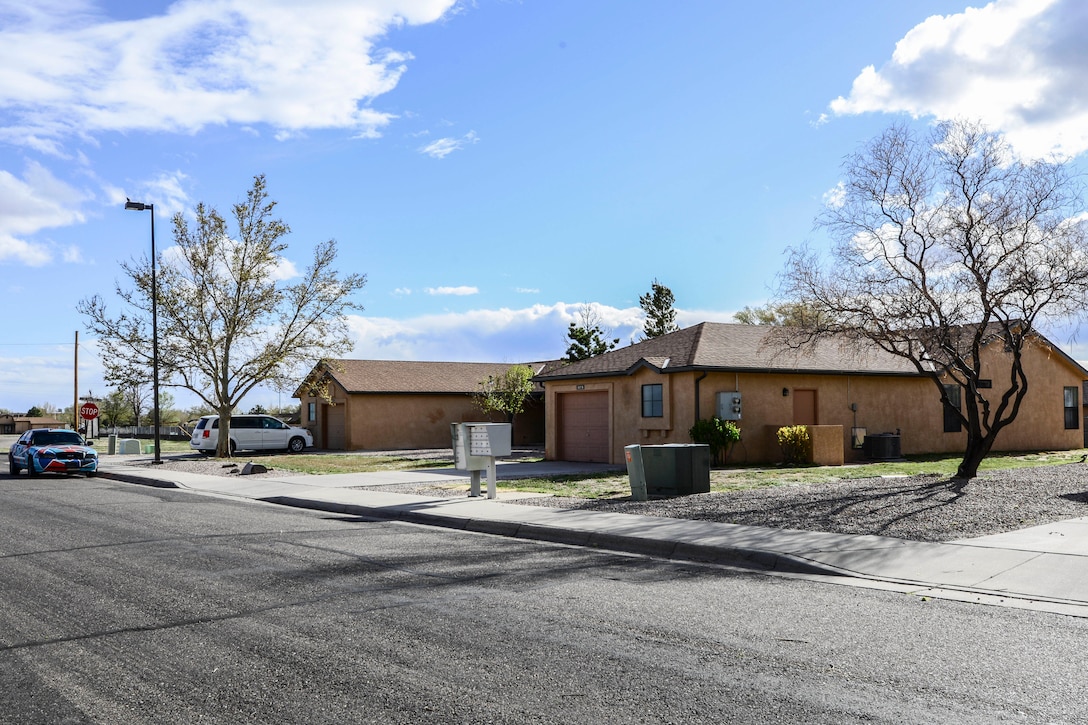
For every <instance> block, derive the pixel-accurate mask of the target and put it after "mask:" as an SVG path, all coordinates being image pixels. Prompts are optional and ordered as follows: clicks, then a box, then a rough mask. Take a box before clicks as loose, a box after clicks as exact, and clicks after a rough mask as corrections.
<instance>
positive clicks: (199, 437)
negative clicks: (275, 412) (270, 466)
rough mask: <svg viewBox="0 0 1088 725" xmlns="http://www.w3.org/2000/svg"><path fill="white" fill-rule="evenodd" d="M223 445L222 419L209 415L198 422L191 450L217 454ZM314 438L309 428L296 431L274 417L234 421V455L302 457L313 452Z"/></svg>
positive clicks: (234, 417)
mask: <svg viewBox="0 0 1088 725" xmlns="http://www.w3.org/2000/svg"><path fill="white" fill-rule="evenodd" d="M218 443H219V416H218V415H205V416H204V417H203V418H201V419H200V420H199V421H197V424H196V428H194V429H193V437H192V439H191V440H190V441H189V447H190V448H192V449H193V450H195V451H200V452H201V453H211V452H213V451H215V447H216V445H217V444H218ZM313 445H314V437H313V435H312V434H311V433H310V431H308V430H306V429H305V428H296V427H294V426H291V425H288V424H286V423H284V422H283V421H282V420H280V419H279V418H273V417H272V416H270V415H232V416H231V417H230V452H231V455H233V454H234V452H235V451H242V450H246V451H267V450H274V451H290V452H291V453H299V452H300V451H302V450H304V449H306V448H313Z"/></svg>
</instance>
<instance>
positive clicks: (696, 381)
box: [695, 370, 709, 423]
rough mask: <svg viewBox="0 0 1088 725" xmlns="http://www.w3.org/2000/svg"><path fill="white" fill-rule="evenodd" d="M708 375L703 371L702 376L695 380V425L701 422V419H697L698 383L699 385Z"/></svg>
mask: <svg viewBox="0 0 1088 725" xmlns="http://www.w3.org/2000/svg"><path fill="white" fill-rule="evenodd" d="M708 374H709V373H707V372H706V371H705V370H704V371H703V374H702V375H700V376H699V377H697V378H695V422H696V423H698V422H699V421H700V420H701V418H700V417H699V383H700V382H701V381H702V379H703V378H705V377H706V376H707V375H708Z"/></svg>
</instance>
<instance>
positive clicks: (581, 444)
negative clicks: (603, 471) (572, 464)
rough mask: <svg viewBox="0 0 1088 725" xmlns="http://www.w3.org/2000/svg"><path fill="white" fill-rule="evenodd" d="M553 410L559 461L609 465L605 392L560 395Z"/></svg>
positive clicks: (606, 392)
mask: <svg viewBox="0 0 1088 725" xmlns="http://www.w3.org/2000/svg"><path fill="white" fill-rule="evenodd" d="M556 407H557V408H558V409H559V418H558V420H557V421H556V431H557V433H558V437H559V445H558V456H559V460H562V461H592V462H594V463H609V455H608V453H609V451H608V391H607V390H601V391H594V392H591V393H560V394H559V395H557V396H556Z"/></svg>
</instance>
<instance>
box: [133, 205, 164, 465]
mask: <svg viewBox="0 0 1088 725" xmlns="http://www.w3.org/2000/svg"><path fill="white" fill-rule="evenodd" d="M125 209H127V210H129V211H145V210H146V211H149V212H151V395H152V396H154V398H153V400H152V402H151V404H152V410H153V411H154V415H153V416H152V417H153V419H154V425H155V430H154V438H155V458H154V459H153V460H152V461H151V462H152V463H158V464H161V463H162V443H161V442H160V439H159V424H160V421H159V285H158V280H157V279H156V278H155V266H156V260H155V205H154V204H143V203H140V202H138V201H132V200H131V199H126V200H125ZM137 422H139V421H137Z"/></svg>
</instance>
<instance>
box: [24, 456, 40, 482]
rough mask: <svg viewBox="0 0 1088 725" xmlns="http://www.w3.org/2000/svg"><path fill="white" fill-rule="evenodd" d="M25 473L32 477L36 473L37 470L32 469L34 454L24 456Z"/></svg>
mask: <svg viewBox="0 0 1088 725" xmlns="http://www.w3.org/2000/svg"><path fill="white" fill-rule="evenodd" d="M26 475H28V476H30V477H32V478H33V477H34V476H37V475H38V472H37V471H35V470H34V456H32V455H30V454H27V457H26Z"/></svg>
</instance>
